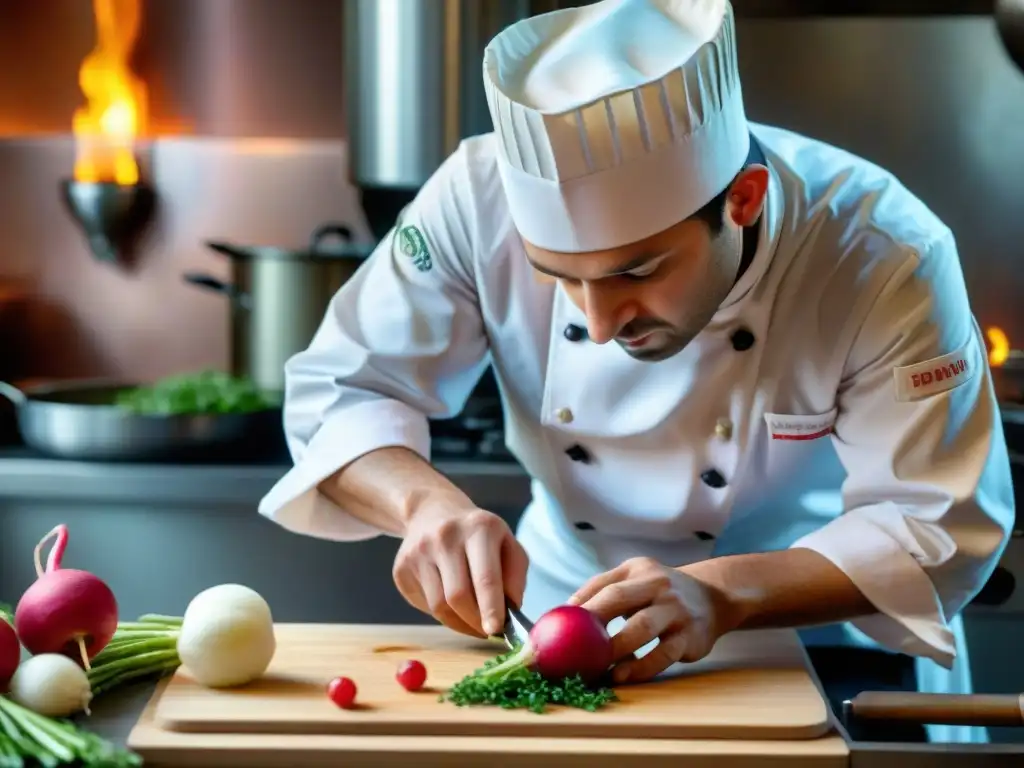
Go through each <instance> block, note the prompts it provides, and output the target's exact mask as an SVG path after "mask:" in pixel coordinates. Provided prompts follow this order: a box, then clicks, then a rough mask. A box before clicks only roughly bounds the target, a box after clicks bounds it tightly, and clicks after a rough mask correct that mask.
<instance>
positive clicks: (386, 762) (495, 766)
mask: <svg viewBox="0 0 1024 768" xmlns="http://www.w3.org/2000/svg"><path fill="white" fill-rule="evenodd" d="M165 685H166V683H161V684H160V685H159V686H158V687H157V690H156V692H155V693H154V694H153V697H152V699H151V700H150V703H149V705H148V706H147V707H146V708H145V710H144V711H143V713H142V716H141V717H140V718H139V721H138V723H136V725H135V727H134V728H133V729H132V731H131V734H130V735H129V737H128V745H129V746H130V747H131V748H132V749H133V750H135V752H136V753H138V754H139V755H141V756H142V758H143V760H144V761H145V765H146V768H336V767H337V766H339V765H352V766H364V765H367V766H368V765H372V766H375V767H376V768H469V767H470V766H474V767H479V768H524V766H529V768H547V766H552V768H555V767H557V768H622V766H623V765H642V766H643V768H679V767H680V766H686V768H780V766H785V768H849V764H850V762H849V761H850V750H849V747H847V745H846V742H845V741H843V739H842V737H841V736H839V735H838V734H836V733H832V734H830V735H828V736H823V737H822V738H820V739H801V740H799V741H779V740H774V741H750V740H744V741H737V740H722V739H594V738H588V739H573V738H531V737H504V738H503V737H493V738H492V737H487V736H347V735H341V736H304V735H289V734H259V733H181V732H179V731H167V730H163V729H161V728H160V727H158V726H157V724H156V722H155V719H154V718H155V712H156V708H157V706H158V705H159V702H160V698H161V695H162V692H163V688H164V687H165Z"/></svg>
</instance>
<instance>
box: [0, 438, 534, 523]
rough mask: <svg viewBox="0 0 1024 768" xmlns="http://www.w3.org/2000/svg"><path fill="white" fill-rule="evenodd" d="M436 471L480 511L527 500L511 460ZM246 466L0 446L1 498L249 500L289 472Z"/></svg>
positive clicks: (280, 466)
mask: <svg viewBox="0 0 1024 768" xmlns="http://www.w3.org/2000/svg"><path fill="white" fill-rule="evenodd" d="M435 466H436V467H437V469H439V470H440V471H441V472H443V473H444V474H445V475H446V476H448V477H449V478H450V479H451V480H452V482H454V483H455V484H456V485H458V486H459V487H460V488H462V489H463V490H464V491H466V493H468V494H469V495H470V497H471V498H473V499H474V500H475V501H476V503H477V504H479V505H480V506H481V507H484V508H487V509H492V508H494V509H499V508H500V509H503V508H506V507H510V506H511V507H517V508H519V509H522V508H523V507H524V506H525V505H526V504H527V503H528V502H529V500H530V495H529V494H530V488H529V478H528V477H527V475H526V473H525V472H524V470H523V469H522V467H520V466H519V464H517V463H514V462H503V461H444V460H442V461H439V462H437V463H436V465H435ZM288 468H289V465H287V464H284V463H279V462H268V463H252V464H222V465H218V464H131V463H103V462H77V461H62V460H59V459H50V458H45V457H40V456H37V455H34V454H32V453H31V452H30V451H27V450H24V449H20V448H7V449H0V499H4V498H9V499H10V498H32V499H37V500H58V499H75V498H77V499H88V500H90V501H95V500H104V501H109V502H116V503H137V502H144V503H147V504H153V503H155V504H175V503H181V502H185V503H193V502H195V501H196V499H202V501H203V503H204V504H242V505H255V504H257V503H258V502H259V500H260V499H261V498H262V497H263V495H264V494H265V493H266V492H267V491H268V490H270V488H271V486H272V485H273V484H274V483H275V482H276V481H277V480H278V479H279V478H280V477H281V476H282V475H284V473H285V472H286V471H287V470H288Z"/></svg>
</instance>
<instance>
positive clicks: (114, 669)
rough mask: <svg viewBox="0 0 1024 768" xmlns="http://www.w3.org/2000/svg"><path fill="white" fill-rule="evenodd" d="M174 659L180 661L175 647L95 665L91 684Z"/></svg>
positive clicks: (100, 682) (101, 682)
mask: <svg viewBox="0 0 1024 768" xmlns="http://www.w3.org/2000/svg"><path fill="white" fill-rule="evenodd" d="M172 661H173V662H177V661H178V652H177V651H176V650H174V649H170V650H164V651H152V652H150V653H139V654H135V655H132V656H130V657H127V658H124V659H119V660H117V661H111V662H109V663H107V664H103V665H100V666H95V667H93V668H92V670H90V671H89V673H88V678H89V685H90V686H97V685H103V684H104V683H106V682H107V681H109V680H112V679H113V678H116V677H117V676H118V675H119V674H123V673H124V672H130V671H131V670H133V669H138V668H142V667H146V666H149V665H151V664H164V663H168V662H172Z"/></svg>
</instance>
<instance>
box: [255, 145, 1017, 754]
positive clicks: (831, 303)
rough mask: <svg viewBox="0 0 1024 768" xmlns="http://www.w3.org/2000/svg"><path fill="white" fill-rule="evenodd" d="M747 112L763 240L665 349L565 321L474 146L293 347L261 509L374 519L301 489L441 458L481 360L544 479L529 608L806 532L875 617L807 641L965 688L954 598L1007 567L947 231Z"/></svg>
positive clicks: (995, 423) (321, 527)
mask: <svg viewBox="0 0 1024 768" xmlns="http://www.w3.org/2000/svg"><path fill="white" fill-rule="evenodd" d="M752 130H753V133H754V136H755V137H756V138H757V140H758V141H759V142H760V143H761V145H762V148H763V150H764V152H765V156H766V158H767V162H768V165H769V169H770V184H769V188H768V194H767V202H766V209H765V212H764V216H763V218H762V223H761V238H760V245H759V248H758V250H757V253H756V255H755V257H754V259H753V262H752V264H751V266H750V267H749V268H748V269H747V271H746V272H745V273H744V274H743V276H742V277H741V279H740V280H739V282H738V284H737V285H736V286H735V287H734V289H733V290H732V292H731V293H730V294H729V295H728V297H727V298H726V300H725V302H724V303H723V304H722V306H721V307H720V308H719V310H718V312H717V313H716V314H715V316H714V318H713V320H712V322H711V323H710V325H709V326H708V327H707V328H706V329H705V330H704V331H703V332H702V333H701V334H700V335H699V336H698V337H697V338H696V339H695V340H694V341H693V342H692V343H691V344H690V345H689V346H688V347H686V348H685V349H684V350H683V351H682V352H681V353H680V354H678V355H676V356H675V357H672V358H670V359H668V360H664V361H662V362H658V363H649V362H640V361H637V360H634V359H633V358H631V357H629V356H628V355H627V354H626V353H625V351H623V350H622V349H621V348H620V347H619V346H618V345H617V344H614V343H610V344H603V345H598V344H595V343H592V342H590V341H588V340H587V339H586V338H582V339H581V338H579V334H578V333H573V332H572V329H570V330H569V332H567V330H566V329H569V327H570V326H577V327H579V328H583V327H585V326H586V322H585V318H584V316H583V314H582V313H581V311H580V310H579V309H578V308H577V307H575V306H574V305H573V304H572V303H571V302H570V301H569V300H568V298H567V296H566V294H565V293H564V292H563V291H562V289H561V288H560V287H559V286H558V285H557V284H553V283H550V282H545V281H541V280H538V279H537V276H536V274H535V273H534V271H533V270H532V268H531V267H530V265H529V263H528V262H527V260H526V257H525V253H524V251H523V247H522V243H521V241H520V239H519V237H518V235H517V232H516V229H515V227H514V225H513V223H512V221H511V219H510V217H509V212H508V208H507V204H506V201H505V198H504V195H503V192H502V187H501V183H500V179H499V176H498V170H497V166H496V161H495V142H494V139H493V136H492V135H491V134H487V135H483V136H479V137H474V138H471V139H468V140H466V141H464V142H463V143H462V144H461V146H460V147H459V149H458V150H457V151H456V152H455V153H454V154H453V155H452V156H451V157H450V158H449V159H448V160H447V161H446V162H445V163H444V164H443V165H442V166H441V168H440V169H439V170H438V171H437V172H436V173H435V174H434V175H433V177H432V178H431V179H430V180H429V181H428V182H427V183H426V184H425V185H424V187H423V188H422V189H421V191H420V192H419V194H418V196H417V197H416V199H415V201H414V202H413V203H412V204H411V205H410V206H409V207H408V208H407V209H406V210H405V211H404V212H403V215H402V217H401V220H400V222H399V224H398V225H397V226H396V228H395V230H393V231H392V233H391V234H390V235H389V236H388V237H387V238H386V239H385V240H383V241H382V242H381V243H380V244H379V246H378V247H377V249H376V250H375V252H374V253H373V255H372V256H371V257H370V259H369V260H368V261H367V262H366V263H365V264H364V265H363V266H362V267H361V268H360V269H359V270H358V272H357V273H356V274H355V276H353V277H352V278H351V279H350V280H349V281H348V282H347V283H346V284H345V285H344V286H343V287H342V288H341V290H340V291H339V292H338V294H337V296H336V297H335V298H334V300H333V301H332V302H331V304H330V307H329V309H328V311H327V313H326V315H325V317H324V320H323V324H322V325H321V327H320V329H319V331H318V333H317V334H316V337H315V338H314V339H313V341H312V343H311V344H310V346H309V348H308V349H307V350H306V351H304V352H302V353H300V354H298V355H296V356H295V357H293V358H292V359H291V360H290V361H289V362H288V364H287V366H286V376H287V392H286V402H285V427H286V431H287V438H288V443H289V446H290V450H291V452H292V455H293V458H294V462H295V466H294V468H293V469H292V470H291V471H290V472H288V473H287V475H286V476H285V477H284V478H282V479H281V481H280V482H279V483H278V484H277V485H276V486H275V487H274V488H273V489H272V490H271V491H270V493H269V494H268V495H267V496H266V498H265V499H264V500H263V501H262V503H261V506H260V512H261V513H262V514H264V515H266V516H268V517H270V518H271V519H273V520H275V521H277V522H278V523H279V524H280V525H281V526H283V527H285V528H287V529H289V530H291V531H295V532H298V533H302V534H308V535H312V536H317V537H322V538H326V539H334V540H339V541H355V540H359V539H365V538H369V537H372V536H376V535H379V534H380V531H378V530H376V529H374V528H372V527H369V526H367V525H366V524H364V523H362V522H360V521H358V520H356V519H355V518H353V517H351V516H349V515H348V514H346V512H345V510H343V509H338V508H337V507H336V506H334V505H333V504H332V503H331V502H330V501H328V500H327V499H326V498H325V497H323V496H322V495H320V494H319V493H318V492H317V490H316V486H317V483H318V482H319V481H320V480H322V479H324V478H326V477H328V476H329V475H331V474H332V473H334V472H335V471H336V470H337V469H339V468H340V467H342V466H344V465H346V464H347V463H349V462H351V461H353V460H354V459H356V458H358V457H359V456H361V455H363V454H365V453H367V452H369V451H372V450H374V449H377V448H382V447H384V446H405V447H407V448H410V449H412V450H414V451H416V452H417V453H419V454H420V455H422V456H423V457H424V458H428V459H429V456H430V440H429V435H428V421H427V420H428V418H433V417H436V418H445V417H450V416H453V415H455V414H457V413H458V412H459V411H460V409H461V408H462V406H463V404H464V402H465V401H466V398H467V396H468V395H469V394H470V392H471V390H472V389H473V387H474V386H475V384H476V382H477V381H478V379H479V377H480V375H481V374H482V372H483V371H484V370H485V367H486V366H487V364H488V363H492V364H493V369H494V372H495V375H496V377H497V380H498V383H499V385H500V389H501V394H502V398H503V402H504V409H505V429H506V440H507V444H508V447H509V449H510V450H511V451H512V453H513V454H514V455H515V456H516V458H517V459H518V460H519V461H520V462H521V464H522V465H523V467H524V468H525V469H526V471H527V472H528V473H529V474H530V476H531V477H532V478H533V483H532V487H533V497H534V500H533V503H532V504H531V505H530V507H529V508H528V509H527V510H526V511H525V513H524V515H523V518H522V521H521V523H520V526H519V530H518V536H519V538H520V540H521V541H522V542H523V544H524V546H525V547H526V549H527V552H528V553H529V555H530V559H531V573H532V574H534V575H531V577H530V586H528V591H527V600H526V605H525V607H526V609H527V611H528V612H530V613H533V614H538V613H540V612H542V611H543V610H545V609H546V608H548V607H551V606H552V605H553V604H555V603H557V602H560V601H561V600H564V599H565V597H567V596H568V594H569V593H570V592H572V591H573V590H574V589H575V588H576V587H578V586H579V585H580V584H581V583H582V582H583V581H585V580H586V579H587V578H589V577H590V576H592V575H594V574H596V573H598V572H600V571H602V570H605V569H607V568H610V567H613V566H614V565H616V564H618V563H619V562H621V561H623V560H624V559H627V558H629V557H633V556H637V555H647V556H652V557H654V558H656V559H658V560H659V561H661V562H663V563H665V564H668V565H675V566H678V565H683V564H686V563H691V562H694V561H698V560H702V559H706V558H709V557H714V556H718V555H725V554H733V553H741V552H753V551H765V550H774V549H780V548H785V547H806V548H810V549H813V550H815V551H817V552H819V553H820V554H822V555H823V556H825V557H826V558H828V559H829V560H830V561H831V562H832V563H834V564H835V565H836V566H838V567H839V568H841V569H842V570H843V571H844V572H845V573H846V574H847V575H848V576H849V577H850V579H852V580H853V582H854V583H855V584H856V585H857V586H858V587H859V588H860V590H861V591H862V592H863V593H864V595H865V596H866V597H867V598H868V599H869V600H870V601H871V602H872V603H874V605H875V606H876V607H877V609H878V613H877V615H873V616H869V617H867V618H863V619H859V620H857V621H853V622H850V623H849V624H844V625H840V626H838V627H830V628H826V629H822V630H815V631H810V632H807V633H804V634H805V638H806V639H807V640H808V641H809V642H844V643H855V644H862V645H864V644H866V645H871V646H876V647H882V648H885V649H889V650H894V651H903V652H906V653H909V654H913V655H916V656H919V657H920V658H921V660H922V661H927V660H931V662H929V663H927V664H923V665H921V664H919V672H922V673H924V674H923V675H922V683H921V687H922V689H924V690H968V689H969V678H968V677H967V675H966V674H965V673H966V668H965V665H964V663H963V662H964V659H962V658H961V659H960V661H959V663H958V664H957V665H955V666H954V665H953V662H954V657H955V656H956V654H957V646H958V643H957V637H956V636H957V635H960V634H962V626H961V624H960V619H959V616H958V613H959V612H960V610H961V609H962V608H963V607H964V605H965V604H966V603H967V602H968V601H969V600H971V598H972V597H973V596H974V595H975V594H976V593H977V591H978V590H979V589H980V588H981V587H982V586H983V584H984V583H985V581H986V579H987V578H988V576H989V575H990V574H991V572H992V571H993V569H994V568H995V565H996V563H997V560H998V558H999V557H1000V555H1001V553H1002V551H1003V549H1004V547H1005V545H1006V542H1007V538H1008V534H1009V529H1010V527H1011V524H1012V521H1013V516H1014V500H1013V495H1012V488H1011V480H1010V467H1009V460H1008V456H1007V449H1006V444H1005V441H1004V437H1003V432H1002V422H1001V419H1000V414H999V408H998V404H997V400H996V397H995V394H994V391H993V386H992V382H991V377H990V370H989V368H988V365H987V359H986V357H987V356H986V350H985V345H984V342H983V337H982V334H981V332H980V329H979V327H978V325H977V323H976V321H975V319H974V317H973V315H972V312H971V308H970V306H969V302H968V297H967V293H966V289H965V285H964V279H963V274H962V271H961V268H960V263H959V259H958V254H957V246H956V242H955V240H954V236H953V234H952V233H951V232H950V230H949V229H948V228H947V227H946V226H945V225H944V224H943V223H942V222H941V221H940V220H939V219H938V218H937V217H936V216H935V215H934V214H933V213H932V212H931V211H929V209H928V208H927V207H926V206H925V205H924V204H923V203H922V202H920V201H919V200H918V199H916V198H915V197H914V196H912V195H911V194H910V193H909V192H908V191H907V190H906V189H905V188H904V187H903V186H902V185H901V184H900V182H899V181H898V180H897V179H896V178H894V177H893V176H892V175H890V174H889V173H887V172H886V171H884V170H882V169H881V168H878V167H876V166H875V165H872V164H870V163H868V162H866V161H864V160H863V159H860V158H857V157H855V156H853V155H851V154H848V153H846V152H844V151H842V150H839V149H836V148H834V147H831V146H828V145H826V144H823V143H819V142H816V141H813V140H810V139H808V138H806V137H802V136H799V135H796V134H793V133H791V132H788V131H783V130H780V129H776V128H769V127H767V126H762V125H754V126H753V127H752ZM409 227H414V228H415V229H407V228H409ZM417 231H418V234H419V236H421V238H422V239H419V237H418V236H417ZM417 244H419V246H420V247H419V248H417V247H416V245H417ZM542 584H543V585H547V587H545V588H541V587H539V586H534V585H542ZM551 585H557V586H556V588H555V589H553V590H552V589H551V588H550V586H551ZM959 645H960V646H961V652H962V651H963V648H962V645H963V644H962V642H961V643H959ZM950 667H952V668H953V672H954V673H955V674H954V678H955V679H947V680H946V681H942V680H941V679H938V678H936V679H935V680H933V682H931V683H929V682H928V677H929V675H930V676H931V677H932V678H935V677H936V675H938V677H939V678H941V676H942V674H944V673H945V674H946V675H947V677H948V675H949V674H950V673H949V672H948V670H949V668H950ZM948 737H949V735H948V734H947V738H948ZM933 738H934V734H933ZM954 738H955V736H954ZM975 738H976V736H975Z"/></svg>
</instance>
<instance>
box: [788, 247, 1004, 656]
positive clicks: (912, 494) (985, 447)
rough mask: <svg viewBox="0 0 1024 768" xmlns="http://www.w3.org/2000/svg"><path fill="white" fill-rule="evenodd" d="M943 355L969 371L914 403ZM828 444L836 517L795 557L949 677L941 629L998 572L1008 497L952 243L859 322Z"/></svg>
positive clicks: (952, 651)
mask: <svg viewBox="0 0 1024 768" xmlns="http://www.w3.org/2000/svg"><path fill="white" fill-rule="evenodd" d="M947 355H952V357H953V358H954V361H960V360H962V361H964V365H965V370H963V371H962V372H961V373H959V374H957V375H955V376H953V377H950V378H945V379H942V382H943V383H941V384H939V383H938V382H936V383H934V384H933V385H932V386H923V387H921V389H922V392H921V394H914V392H913V391H912V389H913V384H914V382H917V383H920V382H922V381H928V379H921V378H920V376H919V378H918V379H916V380H915V379H913V378H912V377H913V375H914V373H915V372H922V371H927V370H930V369H934V367H936V366H939V365H941V364H942V362H943V361H944V360H948V359H949V358H946V357H945V356H947ZM957 365H959V363H957ZM954 370H955V369H954ZM833 439H834V442H835V445H836V449H837V452H838V454H839V456H840V459H841V460H842V462H843V464H844V466H845V468H846V471H847V479H846V481H845V483H844V485H843V501H844V513H843V514H842V515H841V516H840V517H838V518H837V519H835V520H834V521H832V522H831V523H829V524H827V525H825V526H823V527H822V528H820V529H818V530H816V531H814V532H812V533H810V534H808V535H806V536H804V537H802V538H801V539H799V540H797V541H796V542H794V543H793V545H792V546H794V547H801V548H806V549H811V550H814V551H816V552H819V553H820V554H821V555H823V556H824V557H826V558H827V559H828V560H830V561H831V562H832V563H833V564H834V565H836V566H837V567H838V568H840V569H841V570H842V571H843V572H844V573H846V575H847V576H848V577H849V578H850V580H851V581H852V582H853V583H854V584H855V585H856V586H857V587H858V589H859V590H860V591H861V592H862V593H863V595H864V596H865V597H866V598H867V599H868V600H869V601H871V603H873V604H874V606H875V607H876V608H877V610H878V613H876V614H874V615H871V616H868V617H865V618H861V619H858V620H856V621H853V622H851V623H852V624H853V626H855V627H856V628H857V629H859V630H860V631H861V632H863V633H864V634H866V635H867V636H868V637H870V638H871V639H873V640H874V641H876V642H877V643H879V644H880V645H882V646H883V647H886V648H889V649H891V650H893V651H899V652H903V653H907V654H911V655H915V656H922V657H927V658H931V659H933V660H934V661H936V662H937V663H939V664H941V665H942V666H944V667H946V668H947V669H948V668H951V667H952V665H953V661H954V659H955V657H956V646H955V642H954V637H953V632H952V630H951V628H950V624H949V622H950V620H951V619H952V618H953V617H954V616H956V615H957V614H958V613H959V612H960V611H961V610H962V609H963V608H964V606H965V605H967V603H968V602H970V600H971V599H972V598H973V597H974V596H975V595H976V594H977V593H978V592H979V591H980V589H981V588H982V587H983V586H984V584H985V582H986V581H987V579H988V578H989V576H990V575H991V574H992V572H993V570H994V569H995V567H996V564H997V562H998V560H999V558H1000V556H1001V555H1002V552H1003V550H1004V549H1005V547H1006V544H1007V541H1008V538H1009V532H1010V529H1011V527H1012V523H1013V518H1014V500H1013V493H1012V481H1011V475H1010V464H1009V457H1008V453H1007V449H1006V443H1005V439H1004V436H1003V430H1002V420H1001V417H1000V411H999V407H998V403H997V400H996V397H995V392H994V388H993V386H992V380H991V371H990V370H989V367H988V362H987V359H986V353H985V345H984V341H983V337H982V334H981V330H980V328H979V327H978V325H977V323H976V322H975V320H974V318H973V316H972V314H971V311H970V307H969V304H968V300H967V293H966V289H965V286H964V283H963V278H962V274H961V271H960V265H959V260H958V258H957V253H956V248H955V244H954V241H953V239H952V235H950V234H949V233H945V234H944V235H943V236H942V237H941V238H939V239H938V240H936V242H935V243H933V244H932V246H931V248H929V249H925V250H924V251H923V253H922V255H920V256H919V255H918V254H917V253H914V254H911V255H909V256H908V258H907V260H906V264H905V266H904V268H901V269H900V270H897V272H896V273H895V274H894V275H893V276H892V278H891V279H890V280H889V281H888V284H887V286H886V288H885V289H884V290H883V291H882V293H881V294H880V296H879V297H878V299H877V300H876V302H875V304H874V306H873V308H872V310H871V311H870V312H869V314H868V317H867V319H866V321H865V322H864V324H863V326H862V328H861V330H860V332H859V334H858V337H857V340H856V342H855V343H854V345H853V348H852V350H851V352H850V355H849V359H848V361H847V371H846V376H845V380H844V382H843V384H842V386H841V389H840V393H839V417H838V419H837V422H836V427H835V434H834V436H833Z"/></svg>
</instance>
